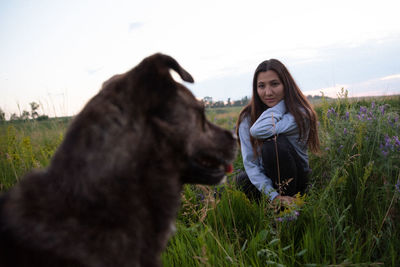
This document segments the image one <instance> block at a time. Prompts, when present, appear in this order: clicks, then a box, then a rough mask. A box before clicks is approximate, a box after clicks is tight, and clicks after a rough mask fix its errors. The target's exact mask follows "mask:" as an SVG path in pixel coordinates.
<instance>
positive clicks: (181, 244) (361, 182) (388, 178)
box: [0, 94, 400, 267]
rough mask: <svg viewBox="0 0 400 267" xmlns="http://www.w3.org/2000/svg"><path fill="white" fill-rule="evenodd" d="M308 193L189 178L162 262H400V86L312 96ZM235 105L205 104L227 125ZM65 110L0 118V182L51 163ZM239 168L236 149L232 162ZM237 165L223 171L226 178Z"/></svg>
mask: <svg viewBox="0 0 400 267" xmlns="http://www.w3.org/2000/svg"><path fill="white" fill-rule="evenodd" d="M315 108H316V110H317V113H318V115H319V122H320V127H319V128H320V139H321V144H322V147H321V153H320V154H319V155H310V167H311V168H312V170H313V171H312V177H311V185H310V189H309V191H308V193H307V194H306V195H304V196H298V197H297V201H296V205H294V206H293V207H291V208H290V209H287V210H285V211H284V212H280V213H277V212H275V211H274V210H273V209H272V208H271V207H270V205H269V204H268V202H267V201H266V200H265V201H262V202H261V203H252V202H250V201H249V200H248V199H247V198H246V197H245V195H244V194H243V193H241V192H240V191H238V190H236V188H235V185H234V184H232V183H230V184H225V185H222V186H217V187H206V186H193V185H191V186H185V188H184V192H183V193H182V206H181V209H180V212H179V214H178V219H177V232H176V234H175V236H173V237H172V238H171V239H170V241H169V244H168V247H167V250H166V251H165V252H164V253H163V255H162V260H163V263H164V265H165V266H253V267H255V266H267V265H268V266H377V265H379V266H400V257H399V256H398V255H399V252H400V169H399V167H400V141H399V135H400V134H399V133H400V121H399V114H400V96H393V97H380V98H365V99H348V98H347V97H346V95H345V94H343V95H341V96H340V98H338V99H337V100H334V101H329V102H328V101H324V100H323V101H322V102H320V103H317V104H315ZM239 112H240V108H237V107H230V108H221V109H209V110H207V117H208V119H209V120H210V121H212V122H214V123H216V124H218V125H220V126H222V127H224V128H227V129H230V130H233V129H234V127H235V123H236V119H237V116H238V113H239ZM67 125H68V120H66V119H59V120H56V119H53V120H49V121H42V122H30V121H29V122H20V123H3V124H0V182H1V184H0V186H1V190H6V189H7V188H9V187H10V186H12V185H13V184H14V183H15V182H16V181H18V179H19V178H20V177H21V176H22V175H23V174H24V173H25V172H27V171H29V170H30V169H32V168H36V167H45V166H47V165H48V164H49V160H50V158H51V155H52V154H53V153H54V151H55V149H56V148H57V146H58V145H59V144H60V142H61V141H62V138H63V134H64V133H65V130H66V127H67ZM242 168H243V164H242V162H241V157H240V154H239V155H238V157H237V159H236V161H235V164H234V169H235V172H238V171H239V170H240V169H242ZM233 175H235V173H233V174H232V175H230V177H228V180H229V178H230V179H231V178H232V177H233Z"/></svg>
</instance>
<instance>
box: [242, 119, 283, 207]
mask: <svg viewBox="0 0 400 267" xmlns="http://www.w3.org/2000/svg"><path fill="white" fill-rule="evenodd" d="M249 124H250V122H249V118H248V117H247V118H245V119H244V120H243V121H242V122H241V123H240V125H239V138H240V146H241V151H242V157H243V165H244V168H245V170H246V173H247V176H248V177H249V179H250V181H251V183H252V184H253V185H254V186H255V187H256V188H257V189H258V190H259V191H260V192H263V193H264V194H266V195H267V196H268V197H269V199H270V200H271V201H272V200H274V199H275V197H277V196H278V195H279V194H278V192H276V190H275V189H274V188H273V186H272V180H271V179H270V178H269V177H267V176H266V175H265V174H264V168H263V166H262V164H261V162H260V159H259V158H255V157H254V153H253V148H252V146H251V142H250V130H249V128H250V126H249Z"/></svg>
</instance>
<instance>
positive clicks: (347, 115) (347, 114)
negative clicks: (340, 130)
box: [345, 111, 350, 120]
mask: <svg viewBox="0 0 400 267" xmlns="http://www.w3.org/2000/svg"><path fill="white" fill-rule="evenodd" d="M349 117H350V113H349V112H348V111H346V115H345V118H346V120H348V119H349Z"/></svg>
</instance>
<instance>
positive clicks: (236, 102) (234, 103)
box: [201, 95, 329, 108]
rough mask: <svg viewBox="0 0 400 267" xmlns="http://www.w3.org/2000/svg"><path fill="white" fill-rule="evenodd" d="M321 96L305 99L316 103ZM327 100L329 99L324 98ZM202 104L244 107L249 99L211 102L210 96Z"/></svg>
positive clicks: (212, 106) (217, 106) (208, 106)
mask: <svg viewBox="0 0 400 267" xmlns="http://www.w3.org/2000/svg"><path fill="white" fill-rule="evenodd" d="M322 97H323V96H317V95H314V96H312V95H308V96H307V98H308V100H309V101H318V100H321V99H322ZM325 98H329V97H325ZM201 101H202V102H203V103H204V106H205V107H206V108H223V107H242V106H246V105H247V104H248V103H249V102H250V99H249V98H248V97H247V96H245V97H243V98H242V99H240V100H234V101H232V100H231V98H228V99H227V101H221V100H219V101H213V98H212V97H211V96H206V97H204V98H203V99H202V100H201Z"/></svg>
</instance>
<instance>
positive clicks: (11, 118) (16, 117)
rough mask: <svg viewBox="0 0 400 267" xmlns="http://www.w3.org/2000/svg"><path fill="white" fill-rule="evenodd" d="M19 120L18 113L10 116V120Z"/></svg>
mask: <svg viewBox="0 0 400 267" xmlns="http://www.w3.org/2000/svg"><path fill="white" fill-rule="evenodd" d="M17 120H19V117H18V115H17V114H16V113H13V114H11V116H10V121H17Z"/></svg>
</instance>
